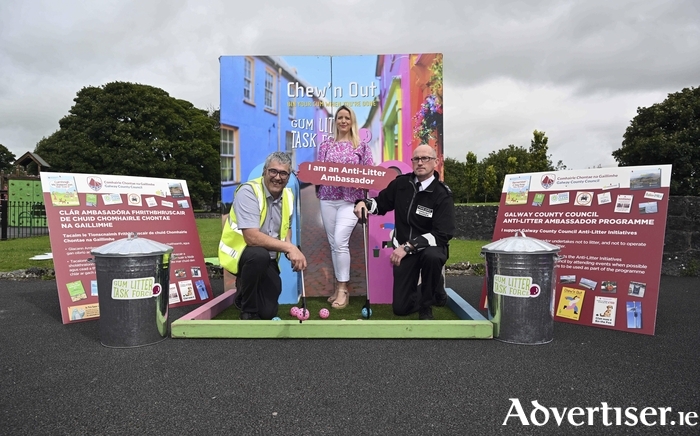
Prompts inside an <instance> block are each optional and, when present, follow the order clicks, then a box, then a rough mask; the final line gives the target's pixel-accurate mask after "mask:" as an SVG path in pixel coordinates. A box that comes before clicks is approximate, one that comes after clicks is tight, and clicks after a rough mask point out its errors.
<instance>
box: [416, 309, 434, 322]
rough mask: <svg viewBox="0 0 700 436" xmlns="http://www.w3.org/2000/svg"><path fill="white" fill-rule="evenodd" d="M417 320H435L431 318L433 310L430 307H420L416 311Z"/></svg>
mask: <svg viewBox="0 0 700 436" xmlns="http://www.w3.org/2000/svg"><path fill="white" fill-rule="evenodd" d="M418 319H420V320H431V319H435V318H434V317H433V308H432V307H421V308H420V310H419V311H418Z"/></svg>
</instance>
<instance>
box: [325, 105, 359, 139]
mask: <svg viewBox="0 0 700 436" xmlns="http://www.w3.org/2000/svg"><path fill="white" fill-rule="evenodd" d="M343 109H344V110H346V111H348V113H349V114H350V124H351V126H350V142H351V143H352V148H357V147H358V146H359V145H360V139H359V138H360V133H359V131H358V129H357V117H356V116H355V112H353V110H352V109H350V108H349V107H347V106H345V105H342V106H340V107H339V108H338V110H337V111H335V116H334V117H333V129H332V130H333V131H332V132H331V133H332V134H333V138H334V139H335V140H336V141H337V140H338V114H339V113H340V111H341V110H343Z"/></svg>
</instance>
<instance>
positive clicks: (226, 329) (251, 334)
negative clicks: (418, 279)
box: [170, 288, 493, 339]
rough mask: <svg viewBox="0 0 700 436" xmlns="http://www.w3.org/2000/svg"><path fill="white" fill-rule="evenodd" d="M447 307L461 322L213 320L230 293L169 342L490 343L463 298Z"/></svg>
mask: <svg viewBox="0 0 700 436" xmlns="http://www.w3.org/2000/svg"><path fill="white" fill-rule="evenodd" d="M446 291H447V297H448V299H447V306H448V307H449V308H450V309H451V310H452V311H453V312H454V313H455V314H457V316H458V317H459V318H460V319H459V320H451V321H441V320H435V321H419V320H407V321H387V320H372V319H368V320H367V319H363V320H331V319H326V320H308V321H304V322H303V323H300V322H299V321H239V320H215V319H212V318H214V317H216V316H217V315H218V314H219V313H221V312H223V311H224V310H226V308H228V307H229V306H231V305H232V304H233V297H234V293H235V292H234V291H227V292H225V293H223V294H221V295H219V296H218V297H216V298H215V299H213V300H212V301H210V302H208V303H206V304H203V305H202V306H200V307H199V308H197V309H195V310H193V311H192V312H190V313H188V314H186V315H185V316H183V317H181V318H179V319H177V320H175V321H173V322H172V324H171V325H170V335H171V336H172V337H173V338H248V339H250V338H260V339H262V338H268V339H269V338H288V339H322V338H328V339H330V338H346V339H352V338H355V339H357V338H367V339H392V338H393V339H428V338H435V339H491V338H493V324H492V323H491V322H490V321H488V320H487V319H486V318H484V317H483V316H482V315H481V314H480V313H479V312H478V311H477V310H476V309H474V308H473V307H472V306H471V305H470V304H469V303H467V302H466V301H464V299H463V298H462V297H460V296H459V295H457V294H456V293H455V292H454V291H453V290H452V289H450V288H447V289H446Z"/></svg>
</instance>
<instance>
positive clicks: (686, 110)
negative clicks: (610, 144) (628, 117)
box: [612, 87, 700, 196]
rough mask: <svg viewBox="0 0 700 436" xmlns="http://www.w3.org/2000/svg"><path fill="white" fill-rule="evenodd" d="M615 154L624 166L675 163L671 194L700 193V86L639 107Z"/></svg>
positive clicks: (694, 194)
mask: <svg viewBox="0 0 700 436" xmlns="http://www.w3.org/2000/svg"><path fill="white" fill-rule="evenodd" d="M623 138H624V139H623V141H622V147H620V148H619V149H618V150H615V151H613V153H612V155H613V157H614V158H615V160H616V161H617V162H618V163H619V164H620V166H629V165H659V164H672V165H673V169H672V174H671V194H672V195H693V196H697V195H700V182H699V181H698V180H697V176H698V169H700V88H693V87H691V88H684V89H683V90H682V91H680V92H676V93H673V94H669V95H668V97H667V98H666V100H664V101H663V102H661V103H656V104H654V105H652V106H650V107H646V108H637V116H635V117H634V119H632V121H631V123H630V125H629V127H627V130H626V131H625V134H624V135H623Z"/></svg>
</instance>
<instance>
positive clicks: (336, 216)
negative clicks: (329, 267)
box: [321, 200, 357, 282]
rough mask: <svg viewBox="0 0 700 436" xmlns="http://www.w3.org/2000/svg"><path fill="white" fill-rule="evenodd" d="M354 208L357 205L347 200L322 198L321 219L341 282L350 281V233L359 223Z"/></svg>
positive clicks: (337, 276)
mask: <svg viewBox="0 0 700 436" xmlns="http://www.w3.org/2000/svg"><path fill="white" fill-rule="evenodd" d="M354 209H355V205H354V204H352V203H350V202H347V201H345V200H321V219H322V220H323V227H324V228H325V229H326V236H327V237H328V244H329V245H330V246H331V258H332V259H333V270H334V271H335V279H336V280H337V281H339V282H349V281H350V235H351V234H352V230H353V229H354V228H355V225H356V224H357V217H356V216H355V214H354V213H353V210H354Z"/></svg>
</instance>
